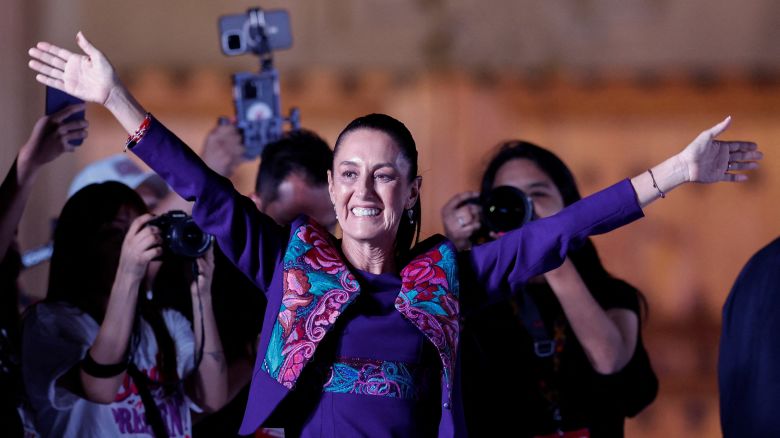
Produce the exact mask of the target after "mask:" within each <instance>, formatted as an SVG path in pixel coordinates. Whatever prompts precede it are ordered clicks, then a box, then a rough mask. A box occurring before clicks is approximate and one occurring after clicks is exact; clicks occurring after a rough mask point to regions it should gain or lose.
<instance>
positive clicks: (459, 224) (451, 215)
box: [441, 192, 482, 251]
mask: <svg viewBox="0 0 780 438" xmlns="http://www.w3.org/2000/svg"><path fill="white" fill-rule="evenodd" d="M477 197H479V193H477V192H463V193H458V194H457V195H455V196H453V197H452V199H450V200H449V201H447V203H446V204H444V207H442V209H441V221H442V223H443V224H444V233H445V234H446V235H447V238H448V239H450V240H451V241H452V243H454V244H455V247H456V248H458V250H459V251H463V250H467V249H469V248H471V240H469V238H470V237H471V235H472V234H474V232H476V231H477V230H479V228H480V227H481V226H482V223H481V222H480V219H479V218H480V215H481V213H482V208H481V207H480V206H479V205H477V204H474V203H471V202H468V203H466V201H467V200H469V199H474V198H477Z"/></svg>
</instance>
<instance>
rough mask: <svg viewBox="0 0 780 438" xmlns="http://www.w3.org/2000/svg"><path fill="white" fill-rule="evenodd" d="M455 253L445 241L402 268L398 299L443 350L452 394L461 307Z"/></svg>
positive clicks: (401, 308)
mask: <svg viewBox="0 0 780 438" xmlns="http://www.w3.org/2000/svg"><path fill="white" fill-rule="evenodd" d="M454 254H455V251H454V248H453V247H452V244H451V243H449V242H445V243H442V244H439V245H437V246H435V247H434V248H432V249H431V250H429V251H428V252H426V253H424V254H422V255H420V256H418V257H416V258H415V259H414V260H412V262H411V263H409V264H408V265H407V266H406V267H405V268H404V269H403V270H402V271H401V282H402V289H401V293H400V295H399V296H398V298H396V301H395V307H396V309H397V310H398V311H399V312H401V314H403V315H404V316H405V317H406V318H407V319H408V320H409V321H410V322H412V324H414V325H415V326H416V327H417V328H418V329H420V331H422V332H423V334H425V336H426V337H427V338H428V340H430V341H431V343H433V345H434V346H436V349H437V350H438V351H439V356H440V357H441V360H442V364H443V366H444V382H445V384H446V389H447V391H448V394H450V395H451V391H452V370H453V367H454V365H455V355H456V352H457V348H458V333H459V326H458V314H459V306H458V301H457V297H456V296H455V291H453V290H451V285H455V287H456V288H457V277H456V274H455V273H456V272H457V265H456V261H455V256H454ZM448 276H451V278H448ZM434 309H435V310H434Z"/></svg>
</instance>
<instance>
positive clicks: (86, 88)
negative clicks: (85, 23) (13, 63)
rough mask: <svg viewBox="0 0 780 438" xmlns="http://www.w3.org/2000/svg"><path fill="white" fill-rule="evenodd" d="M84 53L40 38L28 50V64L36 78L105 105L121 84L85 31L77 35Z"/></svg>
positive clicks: (77, 40)
mask: <svg viewBox="0 0 780 438" xmlns="http://www.w3.org/2000/svg"><path fill="white" fill-rule="evenodd" d="M76 42H77V43H78V45H79V47H81V50H83V51H84V54H83V55H82V54H78V53H73V52H71V51H69V50H66V49H63V48H61V47H57V46H55V45H53V44H50V43H47V42H39V43H38V44H36V46H35V47H33V48H31V49H30V50H29V51H28V53H29V55H30V56H31V57H32V59H31V60H30V62H29V63H28V65H29V67H30V68H31V69H33V70H35V71H37V72H38V74H37V75H36V76H35V79H36V80H37V81H38V82H40V83H42V84H44V85H48V86H50V87H54V88H57V89H59V90H62V91H64V92H66V93H68V94H70V95H73V96H76V97H78V98H80V99H83V100H85V101H88V102H97V103H99V104H102V105H106V103H107V102H108V98H109V96H110V95H111V93H112V92H113V91H114V90H115V89H116V88H117V87H118V86H120V82H119V78H118V77H117V76H116V73H115V72H114V67H113V66H112V65H111V63H110V62H109V61H108V58H106V57H105V56H104V55H103V53H101V52H100V50H98V49H96V48H95V46H93V45H92V44H91V43H90V42H89V41H87V39H86V38H85V37H84V35H83V34H82V33H81V32H79V33H78V34H77V35H76Z"/></svg>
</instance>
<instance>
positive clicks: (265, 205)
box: [251, 130, 336, 229]
mask: <svg viewBox="0 0 780 438" xmlns="http://www.w3.org/2000/svg"><path fill="white" fill-rule="evenodd" d="M331 163H333V152H332V151H331V150H330V147H329V146H328V144H327V143H326V142H325V140H323V139H322V138H321V137H320V136H319V135H317V134H315V133H314V132H312V131H308V130H298V131H292V132H288V133H286V134H285V135H284V136H283V137H282V138H281V139H280V140H277V141H275V142H273V143H270V144H268V145H267V146H266V147H265V149H263V152H262V154H261V155H260V168H259V169H258V172H257V182H256V184H255V192H254V193H253V194H252V195H251V198H252V200H254V201H255V204H256V205H257V208H258V209H259V210H260V211H262V212H263V213H265V214H267V215H268V216H270V217H271V218H273V220H274V221H276V223H278V224H279V225H289V224H290V223H291V222H292V221H293V220H294V219H295V218H296V217H298V216H299V215H301V214H305V215H306V216H309V217H310V218H312V219H314V220H316V221H317V222H318V223H320V224H321V225H322V226H324V227H325V228H328V229H332V228H333V227H334V226H335V225H336V215H335V213H334V211H333V205H332V204H331V203H330V199H329V197H328V169H329V168H330V165H331Z"/></svg>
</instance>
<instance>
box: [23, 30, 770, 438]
mask: <svg viewBox="0 0 780 438" xmlns="http://www.w3.org/2000/svg"><path fill="white" fill-rule="evenodd" d="M77 42H78V44H79V46H80V47H81V49H82V50H83V51H84V52H85V53H86V54H85V55H84V54H76V53H72V52H70V51H68V50H65V49H62V48H60V47H57V46H54V45H51V44H49V43H38V45H37V46H36V47H35V48H32V49H30V52H29V53H30V55H31V56H32V58H33V59H32V60H31V61H30V64H29V65H30V67H31V68H32V69H33V70H35V71H37V72H38V73H39V74H38V75H37V76H36V79H37V80H38V81H40V82H42V83H45V84H48V85H51V86H53V87H56V88H60V89H63V90H64V91H66V92H69V93H71V94H75V95H77V96H78V97H80V98H82V99H84V100H88V101H91V102H98V103H101V104H103V105H104V106H105V107H106V108H107V109H109V110H110V111H111V112H112V114H113V115H114V117H115V118H116V119H117V120H118V121H119V123H120V124H121V125H122V126H123V128H124V129H125V130H126V131H127V132H128V133H129V134H130V137H129V139H128V142H127V147H128V148H130V149H132V151H133V152H134V153H135V154H136V155H137V156H139V157H140V158H141V159H142V160H143V161H144V162H146V163H147V164H148V165H149V166H150V167H151V168H152V169H153V170H154V171H155V172H157V173H158V174H160V176H162V177H163V179H165V180H166V181H167V182H168V184H169V185H170V186H171V187H172V188H173V190H175V191H177V192H178V193H179V194H180V195H181V196H182V197H184V198H185V199H191V200H193V201H194V207H193V217H194V218H195V220H196V222H197V223H198V224H199V225H200V226H201V227H202V228H203V229H204V230H206V231H207V232H209V233H211V234H213V235H215V236H216V238H217V240H218V241H219V243H220V245H221V248H222V249H223V250H224V251H225V254H226V255H227V256H228V257H229V258H230V259H231V260H232V261H233V262H234V263H235V264H236V265H237V266H238V267H239V268H240V269H241V270H242V271H243V272H244V273H245V274H246V275H247V276H249V277H251V278H252V279H253V280H254V281H255V283H256V284H257V286H258V287H259V288H260V289H261V290H262V291H263V292H264V293H265V295H266V297H267V299H268V306H267V307H266V312H265V315H264V316H263V329H262V332H261V334H260V340H259V344H258V349H257V351H258V356H257V362H256V364H255V370H254V373H253V378H252V384H251V387H250V394H249V401H248V403H247V407H246V413H245V415H244V421H243V424H242V426H241V429H240V432H241V433H243V434H251V433H253V432H254V431H255V430H256V429H257V428H258V427H260V426H261V425H264V426H276V425H281V426H283V427H285V432H286V433H287V434H289V435H290V436H299V435H300V436H325V437H335V436H372V437H383V436H387V437H389V436H409V437H415V436H426V437H429V436H437V435H438V436H441V437H446V436H462V435H464V434H465V433H466V431H465V429H464V428H463V427H462V415H461V414H462V410H461V406H460V386H459V380H458V373H459V371H458V367H457V362H458V359H457V358H458V341H459V332H460V328H459V316H460V306H461V304H460V301H459V296H460V295H463V296H464V297H465V296H469V298H468V299H469V300H470V302H471V303H472V304H470V305H473V306H481V305H484V304H487V303H489V302H491V301H495V300H499V299H502V298H504V297H506V295H507V293H508V285H509V284H515V283H524V282H526V281H527V280H529V279H530V278H533V277H536V276H538V275H541V274H542V273H544V272H546V271H549V270H551V269H554V268H556V267H558V266H559V265H560V264H561V263H563V262H564V261H565V258H566V254H567V253H568V252H569V249H570V248H572V247H577V246H579V245H580V244H581V243H582V242H583V241H584V240H585V239H586V238H587V237H588V236H589V235H592V234H599V233H605V232H608V231H611V230H613V229H615V228H617V227H620V226H622V225H624V224H626V223H629V222H632V221H634V220H636V219H638V218H640V217H642V215H643V212H642V208H643V207H645V206H647V205H648V204H650V203H651V202H653V201H654V200H656V199H657V198H659V197H661V196H662V195H663V196H665V195H666V194H667V193H668V192H669V191H671V190H672V189H674V188H675V187H677V186H679V185H681V184H683V183H686V182H717V181H737V180H744V179H746V178H747V176H746V175H742V174H736V173H733V172H731V170H743V169H753V168H755V167H756V166H757V163H756V162H755V161H756V160H758V159H759V158H760V157H761V153H760V152H758V151H757V150H756V145H755V144H754V143H749V142H730V141H720V140H715V137H716V136H717V135H719V134H720V133H722V132H723V131H724V130H725V129H726V127H727V126H728V124H729V120H728V119H727V120H724V121H723V122H722V123H719V124H718V125H716V126H714V127H713V128H711V129H708V130H706V131H704V132H702V133H701V134H700V135H699V136H698V137H696V139H695V140H694V141H693V142H692V143H690V144H689V145H688V146H687V147H686V148H685V149H684V150H683V151H682V152H680V153H679V154H677V155H675V156H673V157H671V158H669V159H668V160H666V161H664V162H663V163H661V164H659V165H657V166H654V167H652V168H651V170H650V171H648V172H644V173H642V174H641V175H638V176H636V177H634V178H632V179H631V180H628V179H627V180H624V181H622V182H620V183H617V184H615V185H613V186H611V187H609V188H607V189H605V190H603V191H601V192H599V193H596V194H594V195H592V196H590V197H588V198H584V199H583V200H581V201H579V202H575V203H574V204H572V205H570V206H569V207H567V208H565V209H563V210H561V211H560V212H559V213H558V214H557V215H553V216H550V217H548V218H544V219H539V220H537V221H533V222H532V223H530V224H528V225H526V226H524V227H522V228H520V229H518V230H515V231H513V232H511V233H508V234H507V235H506V236H504V237H503V238H502V239H499V240H496V241H494V242H490V243H487V244H484V245H479V246H475V247H474V248H472V249H471V251H468V252H465V253H461V254H457V253H456V250H455V247H454V246H453V244H452V243H451V242H450V241H448V240H447V239H445V238H443V237H441V236H434V237H432V238H430V239H427V240H425V241H423V242H419V243H417V241H418V236H419V230H420V218H421V206H420V205H421V204H420V186H421V183H422V178H421V177H420V176H419V174H418V168H417V146H416V144H415V142H414V139H413V138H412V135H411V133H410V132H409V130H408V129H406V127H405V126H404V125H403V123H401V122H400V121H398V120H396V119H394V118H392V117H390V116H388V115H384V114H370V115H367V116H363V117H359V118H357V119H355V120H353V121H352V122H351V123H349V124H348V125H347V126H346V127H345V128H344V130H343V131H342V132H341V134H340V135H339V137H338V139H337V141H336V145H335V149H334V152H333V155H334V159H333V165H332V166H331V169H330V170H329V171H328V191H329V194H330V199H331V202H332V203H333V205H334V209H335V211H336V216H337V220H338V223H339V226H340V228H341V230H342V239H341V240H336V239H335V238H334V237H333V236H332V235H330V234H329V233H328V232H327V230H325V229H324V228H323V227H322V226H321V225H319V224H317V223H316V222H315V221H314V220H311V219H309V218H307V217H305V216H302V217H299V218H298V219H296V220H295V221H293V223H292V224H291V226H290V227H289V228H287V227H285V228H283V227H280V226H279V225H278V224H276V223H275V222H274V221H273V220H272V219H270V218H269V217H268V216H267V215H264V214H262V213H261V212H259V211H258V210H257V208H256V207H255V205H254V204H253V203H252V202H251V200H249V199H248V198H246V197H243V196H241V195H240V194H239V193H238V192H237V191H236V190H235V188H233V187H232V185H231V184H230V181H229V180H227V179H225V178H221V177H220V176H219V175H217V174H215V173H214V172H212V171H211V170H209V168H208V167H207V166H205V165H204V164H203V162H202V161H201V160H200V159H199V158H198V156H197V155H196V154H195V153H194V152H193V151H192V150H191V149H189V147H187V145H185V144H184V143H183V142H182V141H181V140H180V139H178V138H177V137H176V136H175V135H174V134H173V133H172V132H170V131H168V130H167V129H166V128H165V127H164V126H163V125H162V124H161V123H160V122H159V121H158V120H157V119H155V118H154V117H152V116H151V115H150V114H149V113H147V112H146V111H145V110H144V109H143V107H142V106H141V105H140V104H139V103H138V102H137V101H136V100H135V99H134V98H133V96H132V95H131V94H130V93H129V91H128V90H127V89H126V88H125V87H124V86H123V85H122V83H121V82H120V81H119V79H118V78H117V75H116V73H115V71H114V69H113V67H112V66H111V64H110V62H109V61H108V59H107V58H106V57H105V56H104V55H103V54H102V53H101V52H100V51H99V50H98V49H96V48H95V47H94V46H93V45H92V44H90V43H89V42H88V41H87V40H86V38H84V36H83V35H82V34H81V33H79V34H78V35H77ZM461 276H463V277H464V278H465V277H469V278H470V279H471V280H470V281H475V282H477V283H479V284H480V285H481V286H482V288H481V290H475V289H469V290H462V291H461V290H460V286H459V284H460V278H461ZM464 284H471V283H470V282H469V283H464Z"/></svg>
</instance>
